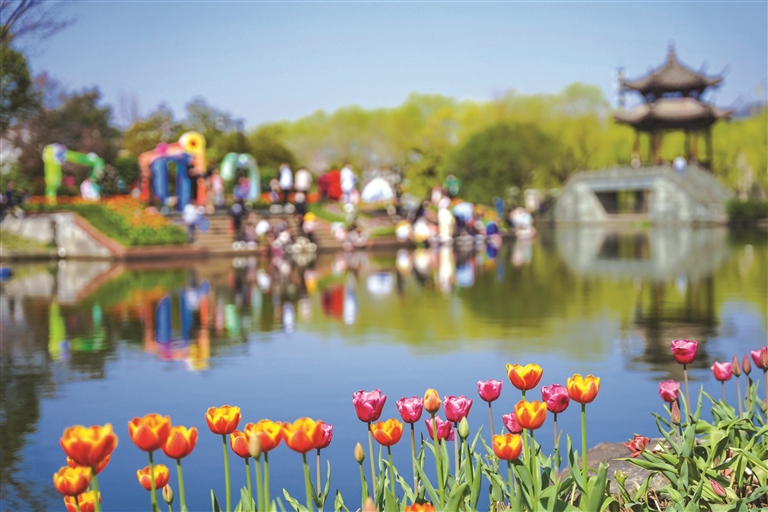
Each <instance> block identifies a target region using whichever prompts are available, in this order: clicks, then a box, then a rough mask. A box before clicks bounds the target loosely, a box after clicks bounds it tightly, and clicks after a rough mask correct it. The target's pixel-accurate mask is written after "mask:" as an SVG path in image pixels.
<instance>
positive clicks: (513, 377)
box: [507, 364, 543, 398]
mask: <svg viewBox="0 0 768 512" xmlns="http://www.w3.org/2000/svg"><path fill="white" fill-rule="evenodd" d="M542 373H543V370H542V369H541V366H539V365H537V364H527V365H525V366H520V365H519V364H507V375H508V376H509V381H510V382H511V383H512V385H513V386H515V387H516V388H517V389H519V390H520V391H522V392H523V398H525V392H526V391H528V390H529V389H533V388H535V387H536V386H538V385H539V381H540V380H541V374H542Z"/></svg>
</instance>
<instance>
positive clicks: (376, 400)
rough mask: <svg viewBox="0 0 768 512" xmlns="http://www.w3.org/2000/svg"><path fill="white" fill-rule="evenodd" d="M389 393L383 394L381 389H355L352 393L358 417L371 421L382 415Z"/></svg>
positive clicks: (367, 421) (361, 419)
mask: <svg viewBox="0 0 768 512" xmlns="http://www.w3.org/2000/svg"><path fill="white" fill-rule="evenodd" d="M386 401H387V395H383V394H381V390H380V389H374V390H373V391H363V390H360V391H355V392H354V393H352V405H354V406H355V412H356V413H357V418H358V419H359V420H360V421H364V422H366V423H371V422H373V421H377V420H378V419H379V418H380V417H381V411H382V409H384V403H385V402H386Z"/></svg>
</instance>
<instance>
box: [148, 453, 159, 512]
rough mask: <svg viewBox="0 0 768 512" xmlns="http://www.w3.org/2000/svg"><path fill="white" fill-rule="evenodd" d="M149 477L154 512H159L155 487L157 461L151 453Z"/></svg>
mask: <svg viewBox="0 0 768 512" xmlns="http://www.w3.org/2000/svg"><path fill="white" fill-rule="evenodd" d="M149 477H150V478H151V479H152V512H158V511H159V510H160V507H158V505H157V488H156V487H155V461H154V460H152V452H151V451H150V452H149Z"/></svg>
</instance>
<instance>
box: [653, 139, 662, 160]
mask: <svg viewBox="0 0 768 512" xmlns="http://www.w3.org/2000/svg"><path fill="white" fill-rule="evenodd" d="M653 163H654V164H655V165H661V132H660V131H656V132H653Z"/></svg>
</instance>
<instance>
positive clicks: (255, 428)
mask: <svg viewBox="0 0 768 512" xmlns="http://www.w3.org/2000/svg"><path fill="white" fill-rule="evenodd" d="M245 432H246V433H250V434H251V435H255V436H257V437H258V439H259V444H260V451H261V452H263V453H264V494H263V495H262V496H263V500H264V504H265V505H264V507H262V508H266V507H267V504H268V503H269V502H270V501H269V452H270V451H272V450H274V449H275V448H276V447H277V446H278V445H279V444H280V442H281V441H282V440H283V424H282V423H281V422H279V421H277V422H275V421H271V420H260V421H259V422H257V423H247V424H246V425H245ZM256 471H257V473H258V472H260V471H261V462H260V461H259V462H257V463H256ZM257 476H258V474H257ZM259 481H261V478H259ZM259 510H261V509H259Z"/></svg>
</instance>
